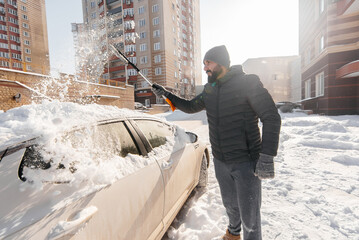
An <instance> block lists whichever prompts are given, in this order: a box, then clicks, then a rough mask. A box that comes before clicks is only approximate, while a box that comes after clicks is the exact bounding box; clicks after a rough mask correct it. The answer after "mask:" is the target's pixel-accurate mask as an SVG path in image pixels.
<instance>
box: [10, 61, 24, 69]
mask: <svg viewBox="0 0 359 240" xmlns="http://www.w3.org/2000/svg"><path fill="white" fill-rule="evenodd" d="M12 66H13V67H14V68H22V64H21V63H18V62H14V63H13V64H12Z"/></svg>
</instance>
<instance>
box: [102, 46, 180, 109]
mask: <svg viewBox="0 0 359 240" xmlns="http://www.w3.org/2000/svg"><path fill="white" fill-rule="evenodd" d="M109 47H110V49H111V51H112V52H113V53H114V54H115V55H116V57H118V58H120V59H122V60H123V61H124V62H126V63H128V64H130V65H131V66H132V67H133V68H134V69H136V71H137V73H138V74H139V75H140V76H141V77H143V79H145V81H146V82H147V83H148V84H150V86H151V87H153V84H152V83H151V82H150V80H148V79H147V78H146V77H145V76H144V75H143V74H142V73H141V70H140V69H139V68H138V67H137V66H136V65H135V64H133V63H132V62H131V61H130V60H129V59H128V58H127V57H126V56H125V55H124V54H123V53H122V52H121V51H120V50H118V49H117V48H116V47H115V46H113V45H112V44H109ZM162 97H163V99H164V100H165V101H166V102H167V103H168V104H169V105H170V107H171V110H172V112H173V111H174V110H176V107H175V106H174V105H173V103H172V102H171V100H169V99H168V98H166V97H165V96H163V95H162Z"/></svg>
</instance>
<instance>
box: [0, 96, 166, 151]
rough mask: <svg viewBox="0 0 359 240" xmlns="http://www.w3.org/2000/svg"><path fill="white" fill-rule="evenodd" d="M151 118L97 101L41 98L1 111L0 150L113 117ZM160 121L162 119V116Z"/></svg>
mask: <svg viewBox="0 0 359 240" xmlns="http://www.w3.org/2000/svg"><path fill="white" fill-rule="evenodd" d="M128 117H131V118H133V117H141V118H143V117H147V118H148V117H151V118H156V117H153V116H151V115H148V114H145V113H141V112H137V111H134V110H130V109H120V108H118V107H115V106H105V105H98V104H88V105H82V104H78V103H71V102H59V101H52V102H49V101H43V102H42V103H41V104H30V105H24V106H21V107H18V108H13V109H10V110H8V111H6V112H0V133H1V134H0V149H1V148H4V147H6V146H9V145H12V144H15V143H19V142H22V141H25V140H29V139H32V138H34V137H38V136H43V137H45V138H46V137H47V136H48V135H53V134H56V133H58V132H61V131H68V130H70V129H72V128H73V127H75V126H86V125H88V124H91V123H96V122H99V121H105V120H110V119H115V118H117V119H118V118H128ZM162 120H163V119H162Z"/></svg>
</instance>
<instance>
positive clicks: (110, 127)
mask: <svg viewBox="0 0 359 240" xmlns="http://www.w3.org/2000/svg"><path fill="white" fill-rule="evenodd" d="M94 140H95V142H96V144H99V145H100V146H101V147H102V149H104V150H106V151H107V152H111V153H113V154H117V155H119V156H121V157H126V156H127V154H129V153H131V154H136V155H139V154H140V153H139V151H138V149H137V146H136V144H135V142H134V141H133V139H132V137H131V135H130V134H129V132H128V131H127V129H126V127H125V126H124V123H123V122H117V123H111V124H106V125H100V126H98V127H97V128H95V131H94Z"/></svg>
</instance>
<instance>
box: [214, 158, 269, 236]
mask: <svg viewBox="0 0 359 240" xmlns="http://www.w3.org/2000/svg"><path fill="white" fill-rule="evenodd" d="M213 162H214V169H215V172H216V178H217V180H218V183H219V187H220V190H221V195H222V201H223V205H224V207H225V208H226V211H227V215H228V218H229V225H228V230H229V231H230V232H231V233H232V234H234V235H239V233H240V232H241V230H242V228H243V238H244V240H261V239H262V233H261V213H260V207H261V201H262V186H261V180H259V178H258V177H256V176H254V169H255V162H253V161H248V162H239V163H224V162H222V161H219V160H217V159H213Z"/></svg>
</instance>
